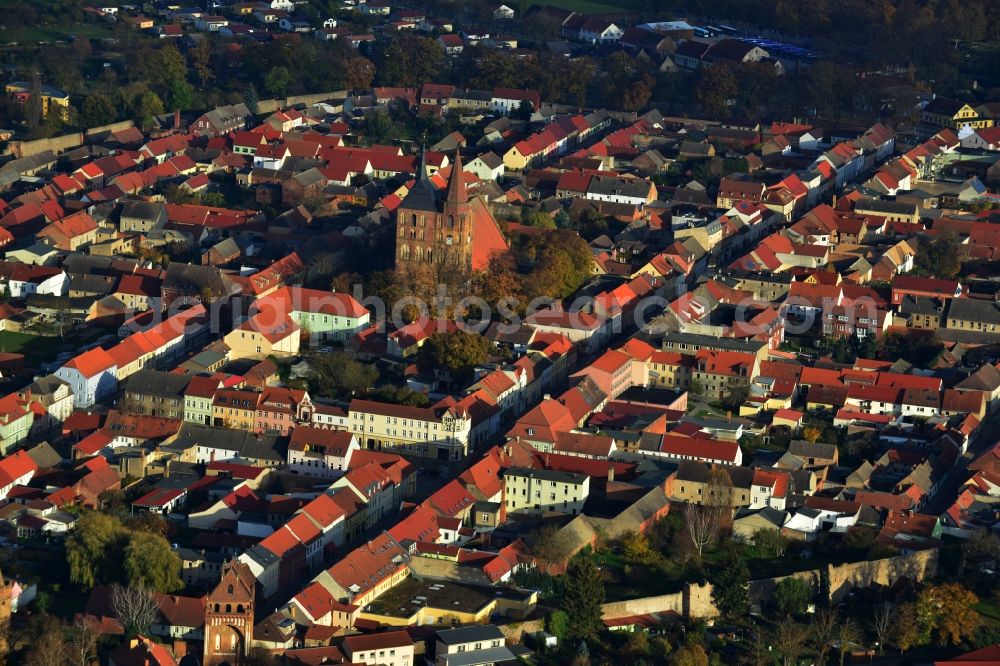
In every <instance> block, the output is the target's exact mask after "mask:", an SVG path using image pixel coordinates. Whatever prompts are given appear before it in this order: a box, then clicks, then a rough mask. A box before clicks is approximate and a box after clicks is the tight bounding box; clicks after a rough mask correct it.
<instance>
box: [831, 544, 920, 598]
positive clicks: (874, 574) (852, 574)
mask: <svg viewBox="0 0 1000 666" xmlns="http://www.w3.org/2000/svg"><path fill="white" fill-rule="evenodd" d="M937 567H938V551H937V550H921V551H917V552H915V553H910V554H909V555H897V556H896V557H887V558H885V559H881V560H872V561H869V562H851V563H850V564H841V565H839V566H833V565H830V566H827V568H826V575H827V579H828V580H829V584H830V601H832V602H834V603H837V602H839V601H841V600H842V599H843V598H844V597H846V596H847V594H848V593H849V592H850V591H851V590H852V589H854V588H856V587H870V586H872V585H885V586H890V585H893V584H894V583H895V582H896V581H897V580H899V579H900V578H909V579H912V580H916V581H922V580H925V579H927V578H932V577H934V576H935V575H936V574H937Z"/></svg>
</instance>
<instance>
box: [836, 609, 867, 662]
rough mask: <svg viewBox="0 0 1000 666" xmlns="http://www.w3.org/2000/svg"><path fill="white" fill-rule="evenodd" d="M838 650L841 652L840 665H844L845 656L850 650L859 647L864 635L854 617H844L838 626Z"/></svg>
mask: <svg viewBox="0 0 1000 666" xmlns="http://www.w3.org/2000/svg"><path fill="white" fill-rule="evenodd" d="M836 636H837V648H838V649H837V651H838V652H839V653H840V666H844V657H845V656H846V655H847V653H848V652H851V651H852V650H855V649H857V647H858V645H859V644H860V642H861V640H862V638H864V636H863V635H862V633H861V629H859V628H858V624H857V622H855V621H854V620H853V619H852V618H849V617H848V618H844V620H843V621H842V622H841V623H840V624H839V625H838V626H837V633H836Z"/></svg>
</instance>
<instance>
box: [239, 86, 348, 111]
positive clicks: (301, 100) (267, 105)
mask: <svg viewBox="0 0 1000 666" xmlns="http://www.w3.org/2000/svg"><path fill="white" fill-rule="evenodd" d="M331 99H347V91H346V90H333V91H331V92H323V93H312V94H310V95H292V96H291V97H286V98H285V99H262V100H258V101H257V111H259V112H260V113H261V114H262V115H270V114H272V113H274V112H275V111H277V110H279V109H287V108H288V107H290V106H295V105H296V104H305V105H306V106H311V105H313V104H316V103H318V102H325V101H327V100H331Z"/></svg>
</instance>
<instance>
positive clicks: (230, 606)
mask: <svg viewBox="0 0 1000 666" xmlns="http://www.w3.org/2000/svg"><path fill="white" fill-rule="evenodd" d="M226 612H227V613H232V612H233V605H232V604H226Z"/></svg>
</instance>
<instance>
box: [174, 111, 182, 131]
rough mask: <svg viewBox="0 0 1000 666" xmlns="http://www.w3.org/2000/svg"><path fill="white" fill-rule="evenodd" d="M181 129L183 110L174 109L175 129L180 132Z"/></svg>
mask: <svg viewBox="0 0 1000 666" xmlns="http://www.w3.org/2000/svg"><path fill="white" fill-rule="evenodd" d="M180 128H181V110H180V109H174V129H175V130H179V129H180Z"/></svg>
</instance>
